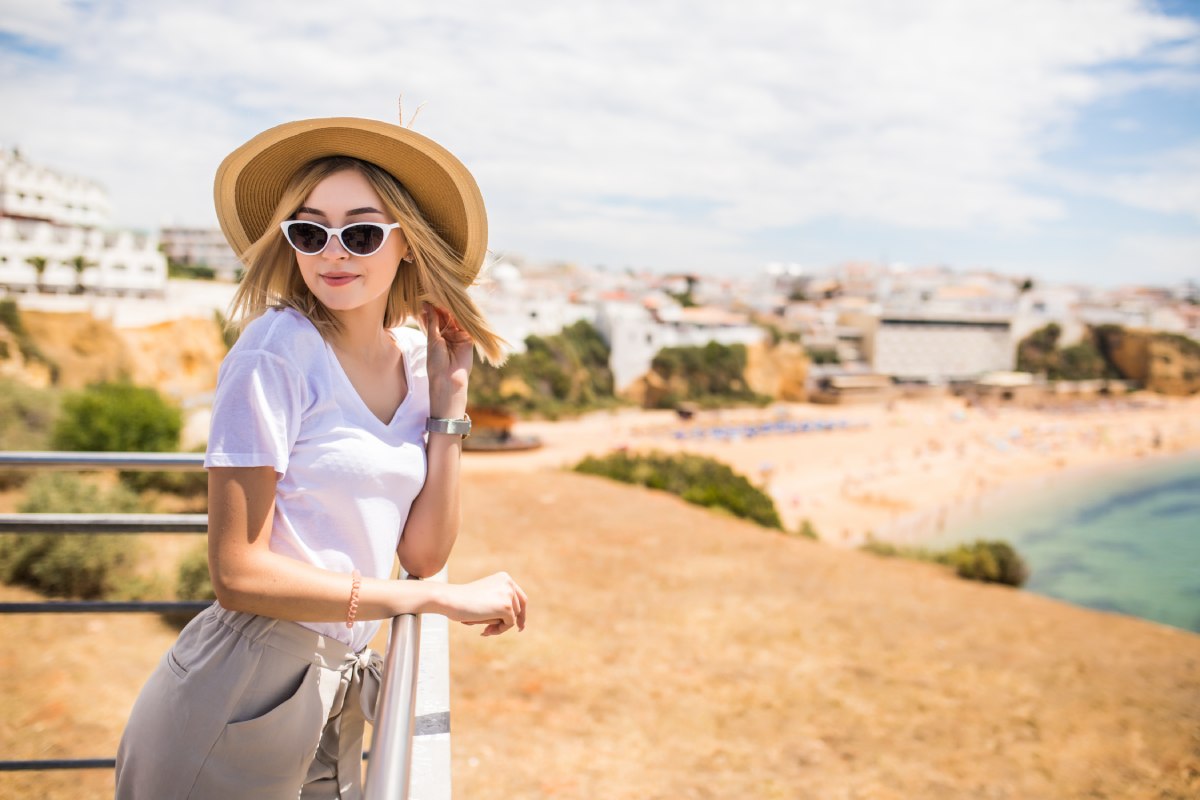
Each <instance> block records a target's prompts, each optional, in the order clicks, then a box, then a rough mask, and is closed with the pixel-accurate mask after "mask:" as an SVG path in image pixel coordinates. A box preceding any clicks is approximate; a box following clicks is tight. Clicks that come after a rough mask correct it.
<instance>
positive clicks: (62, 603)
mask: <svg viewBox="0 0 1200 800" xmlns="http://www.w3.org/2000/svg"><path fill="white" fill-rule="evenodd" d="M211 605H212V601H211V600H175V601H170V600H144V601H143V600H51V601H47V602H38V603H0V614H92V613H98V614H118V613H120V614H123V613H128V612H133V611H152V612H155V613H159V614H162V613H167V612H171V611H194V612H196V613H200V612H201V611H203V610H204V609H206V608H208V607H209V606H211Z"/></svg>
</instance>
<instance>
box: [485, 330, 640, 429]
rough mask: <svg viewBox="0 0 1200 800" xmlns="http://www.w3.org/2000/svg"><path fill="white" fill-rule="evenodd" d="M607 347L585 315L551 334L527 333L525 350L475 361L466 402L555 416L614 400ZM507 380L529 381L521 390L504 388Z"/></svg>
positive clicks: (613, 403)
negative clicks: (492, 361) (499, 362)
mask: <svg viewBox="0 0 1200 800" xmlns="http://www.w3.org/2000/svg"><path fill="white" fill-rule="evenodd" d="M608 357H609V349H608V345H607V344H606V343H605V342H604V339H603V338H602V337H601V336H600V332H599V331H597V330H596V328H595V327H594V326H592V325H591V324H590V323H588V322H586V321H582V320H581V321H579V322H576V323H575V324H573V325H569V326H567V327H566V328H563V330H562V331H561V332H560V333H557V334H555V335H553V336H530V337H528V338H526V339H525V352H524V353H517V354H516V355H513V356H512V357H511V358H509V359H508V361H506V362H505V363H504V365H503V366H501V367H492V366H490V365H488V364H484V363H482V362H478V361H477V363H476V364H475V368H474V371H473V372H472V374H471V385H470V390H469V391H470V404H471V405H473V406H481V407H491V408H501V409H506V410H508V411H511V412H513V413H531V414H536V415H540V416H544V417H550V418H555V417H558V416H561V415H563V414H579V413H582V412H584V411H590V410H594V409H599V408H611V407H612V406H615V405H618V403H619V401H618V400H617V399H616V397H615V396H614V395H613V376H612V370H611V369H610V368H609V366H608ZM509 380H515V382H517V383H519V384H523V385H524V386H526V387H528V389H529V391H528V392H527V393H522V394H513V393H512V392H507V391H506V390H505V389H504V388H502V387H503V385H504V383H505V382H506V381H509Z"/></svg>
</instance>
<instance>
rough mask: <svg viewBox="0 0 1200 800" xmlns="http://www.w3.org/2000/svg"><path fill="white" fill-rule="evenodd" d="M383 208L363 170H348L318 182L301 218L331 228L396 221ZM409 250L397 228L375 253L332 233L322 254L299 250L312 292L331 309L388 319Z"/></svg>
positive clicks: (298, 213)
mask: <svg viewBox="0 0 1200 800" xmlns="http://www.w3.org/2000/svg"><path fill="white" fill-rule="evenodd" d="M383 209H384V206H383V201H381V200H380V199H379V195H378V194H377V193H376V192H375V190H374V189H373V188H372V187H371V184H370V183H369V182H368V181H367V179H366V178H365V177H363V175H362V173H360V172H358V171H357V170H353V169H348V170H343V171H341V172H335V173H334V174H332V175H330V176H329V177H327V178H325V179H324V180H323V181H321V182H320V183H318V184H317V185H316V187H314V188H313V190H312V193H311V194H309V196H308V197H307V198H306V199H305V201H304V205H302V206H301V207H300V210H299V211H297V212H296V215H295V218H296V219H298V220H305V221H308V222H319V223H321V224H322V225H325V226H326V227H329V228H341V227H343V226H346V225H350V224H351V223H354V222H382V223H385V224H390V223H392V222H395V220H394V219H392V218H391V217H390V216H388V214H387V213H386V212H385V211H384V210H383ZM407 254H408V244H407V242H405V240H404V234H402V233H401V232H400V229H399V228H396V229H394V230H392V231H391V232H390V233H389V234H388V237H387V239H386V240H385V241H384V243H383V247H381V248H379V250H378V251H377V252H375V253H372V254H371V255H369V256H357V255H354V254H352V253H350V252H348V251H347V250H346V248H345V247H343V246H342V242H341V239H340V238H339V237H337V236H331V237H330V239H329V243H328V244H326V245H325V249H324V250H322V251H321V252H320V253H317V254H315V255H305V254H304V253H299V252H297V253H296V261H297V263H299V265H300V274H301V275H302V276H303V278H304V283H305V285H307V286H308V289H309V291H310V292H312V293H313V295H314V296H315V297H316V298H317V299H318V300H320V301H321V303H322V304H323V305H324V306H325V307H326V308H328V309H329V310H330V311H333V312H335V314H336V313H338V312H362V313H378V315H379V317H380V319H382V318H383V313H384V310H385V309H386V307H387V295H388V292H389V291H390V290H391V288H392V281H393V280H394V279H395V277H396V270H397V269H398V268H399V266H400V259H402V258H404V257H405V256H406V255H407ZM339 316H340V314H339Z"/></svg>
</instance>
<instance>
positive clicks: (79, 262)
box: [67, 255, 96, 294]
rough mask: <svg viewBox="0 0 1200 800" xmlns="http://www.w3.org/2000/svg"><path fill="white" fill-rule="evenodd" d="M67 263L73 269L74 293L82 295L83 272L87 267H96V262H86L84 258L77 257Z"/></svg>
mask: <svg viewBox="0 0 1200 800" xmlns="http://www.w3.org/2000/svg"><path fill="white" fill-rule="evenodd" d="M67 263H68V264H70V265H71V266H72V267H74V268H75V292H76V293H77V294H83V271H84V270H85V269H87V268H88V267H94V266H96V262H95V261H88V259H87V257H86V256H83V255H77V256H75V257H74V258H72V259H71V260H70V261H68V262H67Z"/></svg>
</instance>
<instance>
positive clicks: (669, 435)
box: [464, 395, 1200, 546]
mask: <svg viewBox="0 0 1200 800" xmlns="http://www.w3.org/2000/svg"><path fill="white" fill-rule="evenodd" d="M766 424H772V425H771V427H773V428H774V430H772V431H770V432H765V433H754V434H748V432H747V428H746V426H754V425H759V426H762V425H766ZM785 428H786V430H785ZM514 433H515V434H518V435H529V436H537V437H539V438H540V439H541V440H542V442H543V443H544V446H543V447H542V448H540V449H538V450H534V451H529V452H522V453H472V454H471V455H470V456H469V457H468V458H467V459H466V460H465V461H464V467H465V469H466V470H468V472H477V473H489V472H496V471H499V472H508V471H513V470H516V471H525V470H537V469H543V468H552V467H569V466H571V465H573V464H575V463H577V462H578V461H579V459H581V458H583V457H584V456H585V455H588V454H593V455H600V454H603V453H605V452H608V451H610V450H612V449H615V448H626V449H629V450H635V451H637V450H655V449H656V450H662V451H667V452H688V453H696V454H701V455H706V456H711V457H712V458H716V459H719V460H720V461H723V462H725V463H727V464H729V465H730V466H732V467H733V468H734V469H735V470H737V471H739V472H741V473H742V474H744V475H746V476H747V477H748V478H750V479H751V480H752V481H753V482H754V483H756V484H757V485H759V486H761V487H762V488H764V489H765V490H766V491H767V492H768V493H769V494H770V495H771V496H772V498H773V499H774V500H775V504H776V507H777V508H778V509H779V512H780V515H781V516H782V517H783V520H784V524H785V526H786V527H787V528H788V529H789V530H795V529H796V528H798V527H799V526H800V524H801V522H802V521H803V520H806V519H807V520H809V521H810V522H811V523H812V525H813V526H814V527H815V529H816V530H817V532H818V533H819V535H820V536H821V538H822V540H823V541H826V542H830V543H833V544H837V545H844V546H856V545H858V544H861V543H862V542H863V541H865V540H866V538H867V536H868V535H873V536H874V537H875V538H877V539H880V540H884V541H891V542H896V543H905V544H913V543H918V542H920V541H923V540H927V539H929V538H931V537H933V536H936V535H937V534H938V533H939V532H940V531H941V530H942V529H943V528H944V527H945V525H946V524H947V523H948V522H949V521H950V520H952V519H953V518H954V517H955V515H959V514H965V513H970V512H971V511H972V510H974V509H976V508H978V506H979V505H980V504H981V503H983V502H984V500H985V498H987V497H989V496H993V495H994V493H996V492H1001V491H1020V490H1021V489H1022V488H1023V487H1025V486H1030V485H1036V484H1037V483H1038V482H1043V481H1045V480H1047V479H1049V478H1050V476H1053V475H1055V474H1058V473H1061V472H1062V471H1064V470H1069V469H1087V468H1094V467H1102V466H1106V465H1117V464H1122V463H1128V462H1130V461H1133V460H1137V459H1143V458H1152V457H1154V456H1157V455H1167V454H1178V453H1182V452H1187V451H1194V450H1197V449H1200V398H1185V399H1179V398H1164V397H1158V396H1153V395H1139V396H1134V397H1125V398H1116V399H1109V400H1098V401H1092V402H1087V403H1082V402H1081V403H1079V404H1077V405H1075V406H1072V407H1063V408H1060V409H1054V410H1035V409H1029V408H1019V407H1000V408H980V407H971V406H969V405H968V404H966V403H965V402H964V401H962V400H961V399H958V398H950V397H947V398H941V399H935V400H911V401H897V402H895V403H893V404H890V405H887V406H885V405H869V406H868V405H860V406H822V405H811V404H778V405H775V406H772V407H770V408H768V409H761V410H738V411H713V412H701V413H699V414H697V415H696V416H695V417H693V418H692V419H691V420H687V421H683V420H680V419H679V418H678V417H677V416H676V415H675V414H674V412H670V411H639V410H620V411H616V412H604V413H597V414H591V415H587V416H585V417H582V418H580V419H577V420H569V421H561V422H520V423H517V425H516V426H515V428H514Z"/></svg>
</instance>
